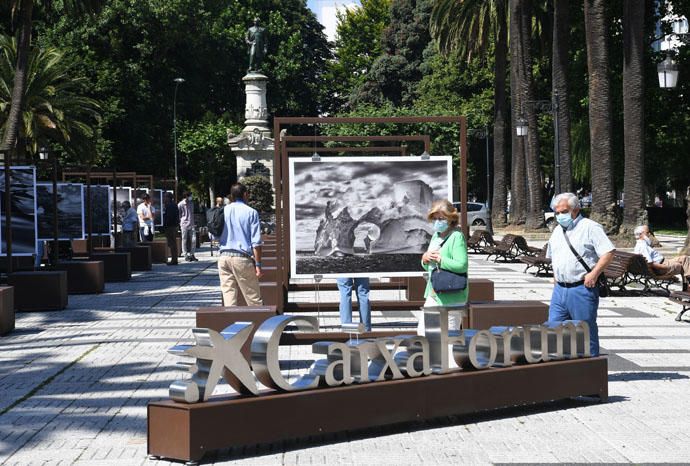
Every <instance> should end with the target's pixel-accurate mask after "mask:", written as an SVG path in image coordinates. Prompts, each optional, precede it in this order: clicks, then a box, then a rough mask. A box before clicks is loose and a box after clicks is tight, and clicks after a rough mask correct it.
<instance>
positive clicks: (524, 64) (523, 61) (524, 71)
mask: <svg viewBox="0 0 690 466" xmlns="http://www.w3.org/2000/svg"><path fill="white" fill-rule="evenodd" d="M519 3H520V4H521V6H520V16H519V18H520V41H519V44H518V47H519V50H518V56H519V59H520V62H519V65H518V78H519V82H520V85H521V93H520V95H521V96H522V98H524V99H525V102H524V104H523V111H524V113H525V117H526V119H527V122H528V129H527V141H526V142H527V143H526V145H525V172H526V175H527V193H526V194H527V217H526V219H525V227H526V228H529V229H536V228H541V227H543V226H544V212H543V210H542V207H543V201H542V194H543V191H542V177H541V163H540V160H539V158H540V157H539V133H538V126H539V125H538V121H537V109H536V108H535V106H534V101H535V100H536V99H535V95H534V84H533V81H534V79H533V77H532V52H531V39H532V0H519Z"/></svg>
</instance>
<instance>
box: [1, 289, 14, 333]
mask: <svg viewBox="0 0 690 466" xmlns="http://www.w3.org/2000/svg"><path fill="white" fill-rule="evenodd" d="M14 321H15V315H14V287H12V286H0V335H7V334H8V333H10V332H11V331H12V330H14Z"/></svg>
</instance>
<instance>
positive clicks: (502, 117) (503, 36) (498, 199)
mask: <svg viewBox="0 0 690 466" xmlns="http://www.w3.org/2000/svg"><path fill="white" fill-rule="evenodd" d="M506 21H507V17H506V0H498V1H497V2H496V22H497V23H498V24H497V26H498V27H497V37H496V52H495V53H496V65H495V66H496V69H495V71H494V188H493V196H492V198H493V199H492V200H493V202H492V206H491V209H492V210H491V220H492V223H493V224H494V226H503V225H505V224H506V207H507V195H508V190H507V184H508V183H507V177H506V127H507V123H508V114H507V113H508V102H507V100H506V70H507V59H508V31H507V28H508V25H507V23H506Z"/></svg>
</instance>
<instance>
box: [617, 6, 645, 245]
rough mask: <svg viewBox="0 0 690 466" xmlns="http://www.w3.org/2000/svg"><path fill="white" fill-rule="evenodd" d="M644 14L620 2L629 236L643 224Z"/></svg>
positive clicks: (625, 228)
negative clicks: (621, 10) (621, 5)
mask: <svg viewBox="0 0 690 466" xmlns="http://www.w3.org/2000/svg"><path fill="white" fill-rule="evenodd" d="M644 13H645V2H641V1H638V0H625V2H624V3H623V135H624V141H625V181H624V184H623V192H624V193H625V204H624V209H623V231H624V232H626V233H632V231H633V230H634V229H635V226H636V225H640V224H642V223H647V211H646V209H645V199H644V68H643V67H644ZM631 237H632V236H631Z"/></svg>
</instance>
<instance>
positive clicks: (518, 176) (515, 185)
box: [510, 0, 528, 225]
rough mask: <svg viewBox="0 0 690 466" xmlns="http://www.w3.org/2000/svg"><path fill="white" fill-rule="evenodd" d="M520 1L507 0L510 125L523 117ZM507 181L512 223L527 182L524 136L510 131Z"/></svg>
mask: <svg viewBox="0 0 690 466" xmlns="http://www.w3.org/2000/svg"><path fill="white" fill-rule="evenodd" d="M519 43H520V5H519V3H518V0H510V44H511V46H510V100H511V104H512V112H511V119H512V127H513V128H515V127H516V126H517V125H516V123H517V121H518V119H520V118H523V115H522V107H523V104H524V100H525V99H524V97H523V95H522V92H521V87H522V86H521V83H520V77H519V74H518V64H519V63H520V61H521V59H520V54H519V47H518V45H517V44H519ZM511 137H512V145H511V147H512V151H511V165H512V170H511V175H512V176H511V181H510V187H511V188H510V194H511V196H510V222H511V223H512V224H515V225H519V224H523V223H525V218H526V212H527V205H528V202H527V184H526V179H527V178H526V175H525V145H526V143H525V138H524V137H518V136H517V135H516V133H515V131H511Z"/></svg>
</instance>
